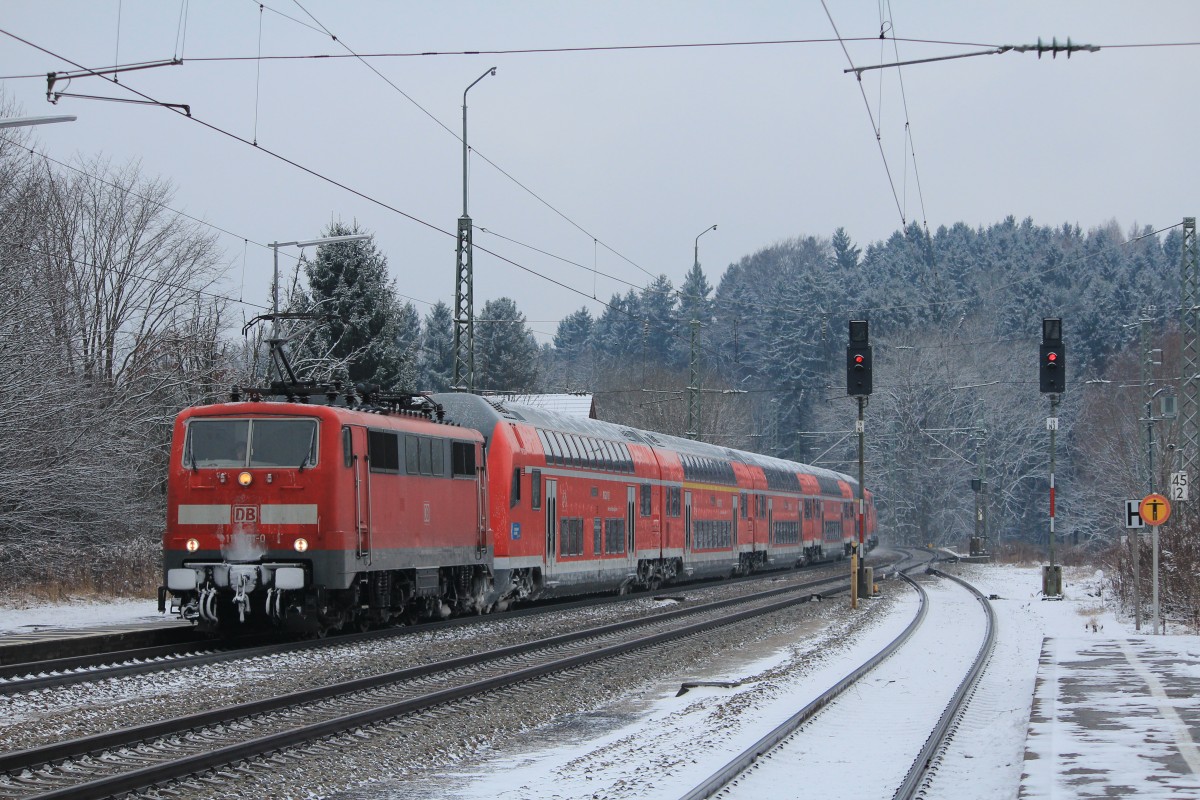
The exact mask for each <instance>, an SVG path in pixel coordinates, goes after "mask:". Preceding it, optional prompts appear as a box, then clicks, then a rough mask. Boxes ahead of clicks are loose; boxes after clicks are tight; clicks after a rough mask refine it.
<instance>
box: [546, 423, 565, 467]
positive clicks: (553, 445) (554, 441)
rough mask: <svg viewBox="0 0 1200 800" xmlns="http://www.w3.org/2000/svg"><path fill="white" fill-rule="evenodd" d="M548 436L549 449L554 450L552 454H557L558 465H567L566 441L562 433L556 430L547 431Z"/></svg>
mask: <svg viewBox="0 0 1200 800" xmlns="http://www.w3.org/2000/svg"><path fill="white" fill-rule="evenodd" d="M546 435H547V436H549V437H550V449H552V450H553V451H554V455H556V456H558V464H559V466H566V465H567V456H568V455H569V453H568V451H567V442H566V440H565V439H563V435H562V434H561V433H559V432H558V431H548V432H547V433H546Z"/></svg>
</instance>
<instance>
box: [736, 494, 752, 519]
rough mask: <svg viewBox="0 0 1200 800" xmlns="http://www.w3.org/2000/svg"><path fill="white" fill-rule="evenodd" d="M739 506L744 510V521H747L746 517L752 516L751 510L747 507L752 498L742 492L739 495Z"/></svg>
mask: <svg viewBox="0 0 1200 800" xmlns="http://www.w3.org/2000/svg"><path fill="white" fill-rule="evenodd" d="M738 505H739V506H740V507H741V509H742V519H746V517H747V516H749V514H750V509H749V508H747V506H749V505H750V498H749V497H747V496H746V493H745V492H742V493H741V494H740V495H738Z"/></svg>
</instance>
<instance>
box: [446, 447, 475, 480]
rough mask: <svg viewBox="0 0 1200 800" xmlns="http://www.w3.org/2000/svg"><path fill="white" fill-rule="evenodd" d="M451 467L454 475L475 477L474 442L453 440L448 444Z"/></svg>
mask: <svg viewBox="0 0 1200 800" xmlns="http://www.w3.org/2000/svg"><path fill="white" fill-rule="evenodd" d="M450 455H451V459H450V460H451V462H452V467H451V468H452V469H453V471H454V475H455V477H470V478H474V477H475V443H474V442H453V443H451V445H450Z"/></svg>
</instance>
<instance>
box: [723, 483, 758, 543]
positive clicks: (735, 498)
mask: <svg viewBox="0 0 1200 800" xmlns="http://www.w3.org/2000/svg"><path fill="white" fill-rule="evenodd" d="M729 527H730V531H731V534H732V537H733V541H732V542H731V543H730V544H731V546H732V547H733V552H735V553H736V552H738V496H737V494H734V495H733V522H732V523H730V526H729ZM750 550H751V552H753V551H754V545H753V544H751V545H750Z"/></svg>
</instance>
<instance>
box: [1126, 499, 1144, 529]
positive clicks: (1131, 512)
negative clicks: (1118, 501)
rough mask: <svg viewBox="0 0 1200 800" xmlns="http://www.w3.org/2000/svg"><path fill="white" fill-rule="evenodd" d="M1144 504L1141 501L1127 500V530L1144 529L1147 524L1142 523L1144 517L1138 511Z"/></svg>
mask: <svg viewBox="0 0 1200 800" xmlns="http://www.w3.org/2000/svg"><path fill="white" fill-rule="evenodd" d="M1141 504H1142V501H1141V500H1126V501H1125V527H1126V528H1144V527H1146V523H1144V522H1142V515H1141V513H1140V512H1139V511H1138V506H1140V505H1141Z"/></svg>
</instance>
